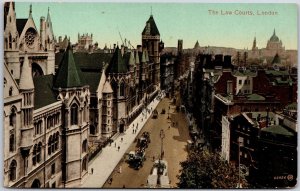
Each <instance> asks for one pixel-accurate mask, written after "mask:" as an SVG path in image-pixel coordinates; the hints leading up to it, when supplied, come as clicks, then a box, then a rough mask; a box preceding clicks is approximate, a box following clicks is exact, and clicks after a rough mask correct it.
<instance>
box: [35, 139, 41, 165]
mask: <svg viewBox="0 0 300 191" xmlns="http://www.w3.org/2000/svg"><path fill="white" fill-rule="evenodd" d="M41 155H42V143H41V142H39V145H38V147H37V152H36V162H37V163H39V162H40V161H41Z"/></svg>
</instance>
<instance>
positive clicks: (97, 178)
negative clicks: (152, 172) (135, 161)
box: [81, 96, 164, 188]
mask: <svg viewBox="0 0 300 191" xmlns="http://www.w3.org/2000/svg"><path fill="white" fill-rule="evenodd" d="M162 97H164V96H162ZM158 104H159V100H157V99H156V98H155V99H154V100H153V101H152V102H151V103H150V104H149V105H148V106H147V110H150V109H151V108H152V110H151V112H150V114H149V113H148V112H147V111H146V112H147V114H146V115H145V113H146V112H145V111H143V112H141V114H140V115H139V116H138V117H137V118H136V119H135V120H134V121H133V122H132V123H131V124H130V125H129V126H128V129H127V130H126V132H125V133H123V134H120V135H119V136H118V137H117V138H116V140H115V141H114V142H113V143H112V144H111V146H109V145H108V146H106V147H105V148H103V150H102V152H101V153H100V154H99V155H98V156H96V158H95V159H93V160H92V161H91V162H90V163H89V168H88V170H89V175H88V177H87V178H86V179H85V182H84V183H83V184H82V185H81V187H82V188H101V187H102V186H103V185H104V183H105V182H106V180H107V179H108V178H109V176H110V175H111V173H112V172H113V170H114V169H115V167H116V166H117V165H118V163H119V161H120V160H121V159H122V157H123V155H124V154H125V152H126V151H127V149H128V148H129V146H130V145H131V144H132V143H133V142H134V140H135V138H136V136H137V135H138V134H139V132H140V130H141V129H142V128H143V127H144V125H145V123H146V122H147V120H148V119H149V118H150V117H151V116H152V112H153V110H154V109H155V108H156V107H157V105H158ZM137 123H138V124H139V125H138V129H137V132H136V133H135V134H133V133H132V132H133V128H134V129H136V126H137ZM121 138H123V141H121ZM115 144H116V147H115ZM118 146H120V150H119V151H118ZM91 168H93V169H94V172H93V174H91V173H90V172H91Z"/></svg>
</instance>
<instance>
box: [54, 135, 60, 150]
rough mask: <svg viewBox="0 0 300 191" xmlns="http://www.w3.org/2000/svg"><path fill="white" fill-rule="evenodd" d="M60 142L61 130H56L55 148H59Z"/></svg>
mask: <svg viewBox="0 0 300 191" xmlns="http://www.w3.org/2000/svg"><path fill="white" fill-rule="evenodd" d="M58 143H59V132H56V134H55V143H54V147H55V150H57V149H58Z"/></svg>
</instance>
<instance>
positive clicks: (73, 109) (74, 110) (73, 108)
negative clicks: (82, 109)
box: [71, 103, 78, 125]
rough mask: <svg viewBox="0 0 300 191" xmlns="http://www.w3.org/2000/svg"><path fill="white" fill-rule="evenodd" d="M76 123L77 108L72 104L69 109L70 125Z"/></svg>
mask: <svg viewBox="0 0 300 191" xmlns="http://www.w3.org/2000/svg"><path fill="white" fill-rule="evenodd" d="M77 123H78V106H77V105H76V104H75V103H74V104H73V105H72V107H71V125H77Z"/></svg>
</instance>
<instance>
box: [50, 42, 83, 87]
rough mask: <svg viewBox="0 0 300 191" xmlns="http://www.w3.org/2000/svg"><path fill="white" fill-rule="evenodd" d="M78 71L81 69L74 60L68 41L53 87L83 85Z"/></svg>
mask: <svg viewBox="0 0 300 191" xmlns="http://www.w3.org/2000/svg"><path fill="white" fill-rule="evenodd" d="M80 73H81V71H80V69H79V68H78V66H77V65H76V63H75V61H74V57H73V51H72V47H71V43H70V42H69V44H68V47H67V49H66V51H65V53H64V55H63V58H62V60H61V62H60V65H59V69H58V72H57V76H56V78H55V82H54V86H53V87H54V88H72V87H80V86H83V83H82V80H81V79H80Z"/></svg>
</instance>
